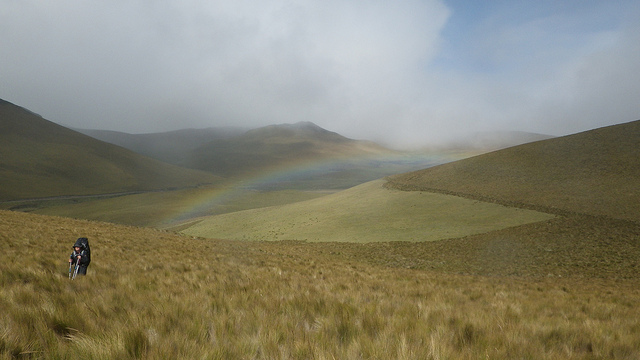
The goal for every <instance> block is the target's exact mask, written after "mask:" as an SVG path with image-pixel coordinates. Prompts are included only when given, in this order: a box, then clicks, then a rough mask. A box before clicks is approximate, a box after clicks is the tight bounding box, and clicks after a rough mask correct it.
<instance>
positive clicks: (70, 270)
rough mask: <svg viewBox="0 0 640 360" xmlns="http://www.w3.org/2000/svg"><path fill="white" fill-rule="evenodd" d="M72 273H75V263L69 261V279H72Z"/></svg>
mask: <svg viewBox="0 0 640 360" xmlns="http://www.w3.org/2000/svg"><path fill="white" fill-rule="evenodd" d="M72 273H73V263H72V262H70V263H69V280H71V275H72Z"/></svg>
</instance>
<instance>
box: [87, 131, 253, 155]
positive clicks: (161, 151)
mask: <svg viewBox="0 0 640 360" xmlns="http://www.w3.org/2000/svg"><path fill="white" fill-rule="evenodd" d="M74 130H76V131H78V132H80V133H83V134H85V135H89V136H91V137H93V138H95V139H98V140H101V141H104V142H108V143H110V144H114V145H118V146H122V147H123V148H125V149H129V150H131V151H134V152H136V153H138V154H142V155H145V156H148V157H151V158H154V159H156V160H160V161H164V162H167V163H170V164H181V163H184V162H185V160H184V158H185V156H187V154H188V153H190V152H191V151H193V150H195V149H197V148H198V147H199V146H202V145H204V144H206V143H208V142H210V141H214V140H216V139H225V138H231V137H235V136H239V135H241V134H243V133H244V132H245V131H247V130H246V129H244V128H240V127H216V128H206V129H181V130H175V131H168V132H160V133H147V134H129V133H124V132H119V131H109V130H91V129H74Z"/></svg>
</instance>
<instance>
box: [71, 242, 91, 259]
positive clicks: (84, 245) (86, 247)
mask: <svg viewBox="0 0 640 360" xmlns="http://www.w3.org/2000/svg"><path fill="white" fill-rule="evenodd" d="M76 246H77V247H79V248H80V249H81V250H84V254H85V256H86V257H87V265H89V263H90V262H91V247H89V239H87V238H86V237H81V238H78V240H76V242H75V244H73V247H76Z"/></svg>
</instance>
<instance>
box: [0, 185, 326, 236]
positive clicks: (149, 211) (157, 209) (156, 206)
mask: <svg viewBox="0 0 640 360" xmlns="http://www.w3.org/2000/svg"><path fill="white" fill-rule="evenodd" d="M327 193H328V192H324V191H297V190H281V191H255V190H250V189H237V188H228V187H202V188H192V189H183V190H175V191H162V192H148V193H142V194H134V195H126V196H118V197H111V198H96V199H93V200H88V199H79V200H66V201H63V200H55V201H53V200H52V201H41V202H39V203H36V204H30V203H27V202H25V203H13V204H12V205H13V206H18V207H29V206H32V207H35V208H37V209H36V210H34V211H32V212H34V213H38V214H44V215H56V216H64V217H70V218H76V219H87V220H97V221H105V222H111V223H117V224H125V225H134V226H149V227H166V226H170V225H174V224H173V222H177V221H179V220H180V216H181V215H182V216H206V215H216V214H223V213H227V212H234V211H241V210H246V209H253V208H257V207H265V206H273V205H281V204H288V203H291V202H297V201H303V200H309V199H313V198H316V197H320V196H324V195H326V194H327ZM329 193H330V192H329ZM2 205H4V208H6V207H7V206H8V205H9V204H8V203H5V204H2ZM0 208H3V207H0Z"/></svg>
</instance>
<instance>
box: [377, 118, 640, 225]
mask: <svg viewBox="0 0 640 360" xmlns="http://www.w3.org/2000/svg"><path fill="white" fill-rule="evenodd" d="M387 186H389V187H393V188H397V189H403V190H437V191H442V192H447V193H454V194H459V195H467V196H471V197H475V198H480V199H484V200H494V201H498V202H502V203H512V204H514V205H528V206H533V207H539V208H543V209H546V210H551V211H554V209H555V210H561V211H569V212H577V213H586V214H591V215H604V216H609V217H614V218H619V219H627V220H635V221H638V220H640V121H634V122H630V123H625V124H621V125H615V126H609V127H604V128H600V129H595V130H591V131H587V132H583V133H578V134H574V135H570V136H564V137H560V138H554V139H550V140H544V141H539V142H534V143H529V144H524V145H520V146H516V147H512V148H508V149H504V150H499V151H495V152H492V153H488V154H484V155H480V156H476V157H473V158H468V159H464V160H460V161H457V162H453V163H448V164H444V165H440V166H437V167H433V168H429V169H425V170H420V171H416V172H411V173H406V174H401V175H397V176H394V177H391V178H390V181H389V183H388V184H387Z"/></svg>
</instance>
